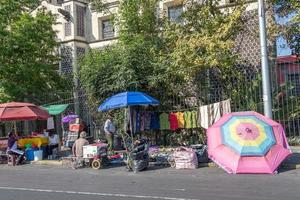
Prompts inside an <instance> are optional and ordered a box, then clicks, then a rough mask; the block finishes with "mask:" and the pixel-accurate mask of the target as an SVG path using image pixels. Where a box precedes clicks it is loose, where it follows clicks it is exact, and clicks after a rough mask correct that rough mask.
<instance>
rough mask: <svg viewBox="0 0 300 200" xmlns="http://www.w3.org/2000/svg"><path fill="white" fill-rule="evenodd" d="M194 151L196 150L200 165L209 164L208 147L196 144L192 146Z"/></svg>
mask: <svg viewBox="0 0 300 200" xmlns="http://www.w3.org/2000/svg"><path fill="white" fill-rule="evenodd" d="M191 147H192V149H194V151H195V153H196V155H197V159H198V163H208V161H209V158H208V153H207V145H201V144H198V145H197V144H196V145H192V146H191Z"/></svg>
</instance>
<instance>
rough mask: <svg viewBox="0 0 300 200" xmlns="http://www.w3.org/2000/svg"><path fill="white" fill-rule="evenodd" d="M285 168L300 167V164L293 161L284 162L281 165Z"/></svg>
mask: <svg viewBox="0 0 300 200" xmlns="http://www.w3.org/2000/svg"><path fill="white" fill-rule="evenodd" d="M281 168H283V169H300V164H293V163H283V164H282V165H281Z"/></svg>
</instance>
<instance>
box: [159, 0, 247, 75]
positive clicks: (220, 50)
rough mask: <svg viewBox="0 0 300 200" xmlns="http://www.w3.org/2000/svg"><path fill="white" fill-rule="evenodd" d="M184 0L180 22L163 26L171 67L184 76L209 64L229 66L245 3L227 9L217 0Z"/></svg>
mask: <svg viewBox="0 0 300 200" xmlns="http://www.w3.org/2000/svg"><path fill="white" fill-rule="evenodd" d="M186 2H188V3H189V4H187V5H186V6H187V9H186V12H184V13H183V14H182V21H183V23H182V24H174V23H171V24H169V23H167V25H166V26H165V28H164V37H165V41H166V45H164V46H165V48H166V49H165V52H166V53H167V52H169V56H168V57H169V60H171V62H172V63H171V65H172V66H173V68H175V69H177V70H178V71H179V73H180V74H182V75H184V76H185V77H186V78H187V79H191V78H193V77H195V76H196V75H197V74H198V73H199V72H201V71H203V70H205V69H209V68H212V67H220V69H224V70H226V68H227V69H228V68H231V67H232V66H233V65H234V63H235V62H236V60H237V56H236V55H235V54H234V53H233V51H232V49H233V48H234V44H235V41H234V40H235V38H236V36H237V34H238V32H239V31H240V30H241V28H242V25H243V22H242V18H241V15H242V12H243V11H244V10H245V8H244V6H242V5H238V6H236V7H235V8H234V9H231V10H229V9H220V8H219V5H220V3H221V1H220V0H204V1H202V3H195V2H193V1H192V3H190V1H186Z"/></svg>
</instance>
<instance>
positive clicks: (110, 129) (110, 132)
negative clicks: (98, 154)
mask: <svg viewBox="0 0 300 200" xmlns="http://www.w3.org/2000/svg"><path fill="white" fill-rule="evenodd" d="M104 132H105V137H106V140H107V143H108V150H109V151H111V150H113V141H114V134H115V132H116V126H115V125H114V123H113V116H112V115H108V117H107V120H106V121H105V124H104Z"/></svg>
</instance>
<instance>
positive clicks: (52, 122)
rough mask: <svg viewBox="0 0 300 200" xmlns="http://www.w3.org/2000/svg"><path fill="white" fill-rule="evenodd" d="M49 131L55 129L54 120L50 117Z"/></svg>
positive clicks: (48, 122)
mask: <svg viewBox="0 0 300 200" xmlns="http://www.w3.org/2000/svg"><path fill="white" fill-rule="evenodd" d="M47 129H48V130H51V129H54V119H53V117H49V118H48V119H47Z"/></svg>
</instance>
